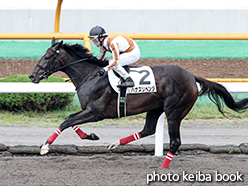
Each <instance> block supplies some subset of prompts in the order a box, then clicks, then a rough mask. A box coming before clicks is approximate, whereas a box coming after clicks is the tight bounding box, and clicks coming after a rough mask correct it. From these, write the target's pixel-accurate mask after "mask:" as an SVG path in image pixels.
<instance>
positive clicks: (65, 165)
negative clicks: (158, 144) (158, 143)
mask: <svg viewBox="0 0 248 186" xmlns="http://www.w3.org/2000/svg"><path fill="white" fill-rule="evenodd" d="M163 160H164V157H154V156H149V155H147V156H124V155H116V154H107V155H92V156H60V157H15V158H1V161H0V169H1V174H0V185H6V186H7V185H18V186H21V185H26V186H33V185H54V186H55V185H58V186H62V185H86V186H87V185H92V186H98V185H99V186H103V185H106V186H112V185H113V186H119V185H130V186H131V185H132V186H134V185H137V186H141V185H147V174H151V175H148V178H149V179H152V175H154V171H155V173H156V174H159V175H160V177H161V175H163V174H168V173H171V174H172V175H176V174H178V177H179V178H180V180H179V181H178V182H177V181H168V180H167V181H166V182H161V181H160V182H158V181H157V179H158V176H157V177H156V182H151V183H150V185H178V184H179V183H180V185H184V186H187V185H189V186H190V185H192V184H193V183H194V185H247V179H248V177H247V175H248V169H247V163H248V162H247V155H230V154H229V155H228V154H227V155H226V154H221V155H215V154H203V155H197V156H191V155H179V156H175V157H174V159H173V162H172V163H171V165H170V167H169V168H168V169H158V168H157V167H159V166H160V165H161V162H163ZM184 171H185V173H184V177H183V172H184ZM199 171H200V173H201V174H204V175H205V176H206V177H208V178H209V177H211V181H209V182H200V181H195V182H192V180H196V179H198V180H200V177H196V178H194V179H191V180H190V179H189V175H188V176H187V175H186V174H193V175H197V174H199ZM216 171H217V172H218V174H221V175H222V176H223V175H224V174H226V175H225V177H224V178H225V179H227V178H228V177H227V175H232V177H231V178H232V179H234V175H237V172H238V174H239V175H240V174H242V176H241V175H240V178H241V179H242V180H243V182H240V181H239V182H230V181H229V182H223V181H222V182H217V180H216V177H215V174H216ZM237 178H238V177H236V179H237ZM162 179H163V180H165V177H164V176H162ZM174 179H177V177H176V176H174ZM201 179H203V176H201ZM217 179H220V176H219V177H217ZM239 180H240V179H239Z"/></svg>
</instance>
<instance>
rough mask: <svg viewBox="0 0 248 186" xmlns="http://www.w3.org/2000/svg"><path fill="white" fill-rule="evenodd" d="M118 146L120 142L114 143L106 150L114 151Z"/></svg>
mask: <svg viewBox="0 0 248 186" xmlns="http://www.w3.org/2000/svg"><path fill="white" fill-rule="evenodd" d="M119 145H120V141H116V142H114V143H112V144H111V145H109V146H108V150H114V149H116V148H117V147H118V146H119Z"/></svg>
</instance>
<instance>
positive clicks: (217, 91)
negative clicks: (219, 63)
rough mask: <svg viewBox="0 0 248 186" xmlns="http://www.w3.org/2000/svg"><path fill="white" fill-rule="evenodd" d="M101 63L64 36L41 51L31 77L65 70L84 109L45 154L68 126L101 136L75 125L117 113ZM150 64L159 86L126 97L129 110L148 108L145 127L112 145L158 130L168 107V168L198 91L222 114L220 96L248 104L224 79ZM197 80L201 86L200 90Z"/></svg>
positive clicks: (239, 107)
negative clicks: (236, 96)
mask: <svg viewBox="0 0 248 186" xmlns="http://www.w3.org/2000/svg"><path fill="white" fill-rule="evenodd" d="M103 66H106V62H105V61H100V60H98V59H97V58H95V57H93V56H92V54H90V53H89V51H88V50H87V49H86V48H84V47H83V46H81V45H79V44H74V45H69V44H63V41H61V42H58V43H55V42H54V40H53V41H52V46H51V47H50V48H48V50H47V51H46V52H45V54H44V55H43V56H42V57H41V59H40V60H39V62H38V64H37V65H36V67H35V68H34V70H33V71H32V73H31V74H30V75H29V77H30V79H31V81H32V82H33V83H39V82H40V80H41V79H43V78H47V77H48V76H49V75H51V74H52V73H54V72H57V71H63V72H64V73H66V74H67V75H68V76H69V78H70V79H71V80H72V82H73V84H74V85H75V87H76V90H77V95H78V97H79V101H80V104H81V108H82V110H81V111H80V112H77V113H74V114H72V115H70V116H69V118H68V119H67V120H65V121H64V122H63V123H62V124H61V125H60V126H59V128H58V129H57V130H56V131H55V132H54V133H53V134H52V135H51V136H50V137H49V138H48V139H47V141H46V142H45V143H44V144H43V146H42V148H41V154H46V153H47V152H48V151H49V145H50V144H52V143H53V141H54V140H55V139H56V138H57V137H58V135H59V134H60V133H61V132H62V131H63V130H65V129H66V128H68V127H73V129H74V130H75V131H76V133H77V134H78V135H79V136H80V137H81V138H82V139H89V140H97V139H99V138H98V137H97V136H96V135H95V134H90V135H87V134H85V133H84V132H83V131H81V130H80V129H79V128H78V127H77V126H76V125H79V124H83V123H87V122H96V121H100V120H103V119H105V118H117V117H118V116H117V93H116V92H115V91H114V90H113V89H112V87H111V86H110V84H109V81H108V77H107V76H108V75H107V74H105V75H104V76H102V77H98V76H97V75H96V73H97V72H98V71H99V70H100V69H101V68H102V67H103ZM151 68H152V71H153V72H154V76H155V81H156V88H157V91H156V92H153V93H143V94H130V95H128V96H127V99H126V103H127V104H126V115H127V116H130V115H135V114H139V113H143V112H147V114H146V122H145V126H144V128H143V130H142V131H141V132H137V133H135V134H133V135H131V136H128V137H126V138H122V139H120V140H119V141H117V142H114V143H112V144H111V145H110V146H109V149H114V148H117V147H118V146H119V145H125V144H127V143H129V142H131V141H134V140H137V139H139V138H143V137H146V136H149V135H152V134H154V133H155V129H156V124H157V120H158V118H159V116H160V115H161V114H162V113H163V112H165V114H166V118H167V122H168V129H169V137H170V148H169V152H168V154H167V156H166V158H165V161H164V163H163V165H162V166H161V168H167V167H168V165H169V163H170V161H171V159H172V157H173V155H174V154H175V152H176V151H177V149H178V148H179V146H180V145H181V139H180V123H181V121H182V119H183V118H184V117H185V116H186V115H187V114H188V113H189V111H190V110H191V108H192V107H193V105H194V103H195V101H196V99H197V97H198V96H201V95H204V94H208V97H209V98H210V99H211V101H212V102H214V103H215V104H216V105H217V107H218V110H219V111H220V112H221V113H222V114H224V111H223V105H222V102H224V103H225V104H226V105H227V106H228V107H229V108H230V109H232V110H234V111H236V112H241V111H244V110H245V109H247V108H248V99H243V100H241V101H238V102H236V101H235V100H234V99H233V97H232V96H231V95H230V93H229V92H228V91H227V90H226V88H225V87H223V86H222V85H220V84H218V83H215V82H211V81H208V80H206V79H203V78H200V77H195V76H194V75H192V74H191V73H189V72H188V71H186V70H184V69H182V68H180V67H178V66H175V65H165V66H152V67H151ZM197 82H198V83H199V84H200V87H201V90H200V92H199V91H198V88H197V84H196V83H197Z"/></svg>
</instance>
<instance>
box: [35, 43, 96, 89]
mask: <svg viewBox="0 0 248 186" xmlns="http://www.w3.org/2000/svg"><path fill="white" fill-rule="evenodd" d="M48 50H50V51H52V52H53V54H52V55H50V56H49V57H48V58H50V57H51V56H53V60H52V61H51V62H50V63H49V64H48V65H47V66H46V67H43V66H41V65H39V63H38V64H37V65H36V67H39V68H40V69H42V70H44V72H43V73H42V74H41V75H40V78H42V77H43V78H48V77H49V76H50V75H51V74H53V73H55V72H58V71H60V70H63V69H65V68H67V67H68V66H71V65H74V64H77V63H81V62H83V61H86V60H88V61H89V60H90V58H84V59H80V60H77V61H74V62H72V63H69V64H67V65H65V63H64V62H63V59H62V57H61V55H59V54H60V52H59V49H56V51H55V50H53V49H51V48H49V49H48ZM44 55H45V54H44ZM58 56H59V57H60V60H59V59H58ZM57 63H59V67H58V68H56V69H55V66H56V65H57ZM96 67H97V64H95V65H94V67H93V68H92V70H91V71H90V72H89V74H88V75H84V76H79V77H74V78H71V79H69V80H66V81H70V80H74V79H79V78H83V77H84V79H83V81H82V82H81V83H80V84H79V85H78V86H77V87H76V90H77V89H78V88H79V87H80V86H81V85H82V84H83V83H85V82H86V81H87V79H88V78H89V77H90V76H97V74H92V73H93V71H94V70H95V69H96Z"/></svg>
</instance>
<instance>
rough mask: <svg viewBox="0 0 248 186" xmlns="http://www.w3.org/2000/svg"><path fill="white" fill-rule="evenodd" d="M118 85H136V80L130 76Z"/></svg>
mask: <svg viewBox="0 0 248 186" xmlns="http://www.w3.org/2000/svg"><path fill="white" fill-rule="evenodd" d="M118 87H134V82H133V80H132V78H131V77H128V78H127V79H126V80H124V81H123V82H122V83H121V84H120V85H118Z"/></svg>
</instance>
